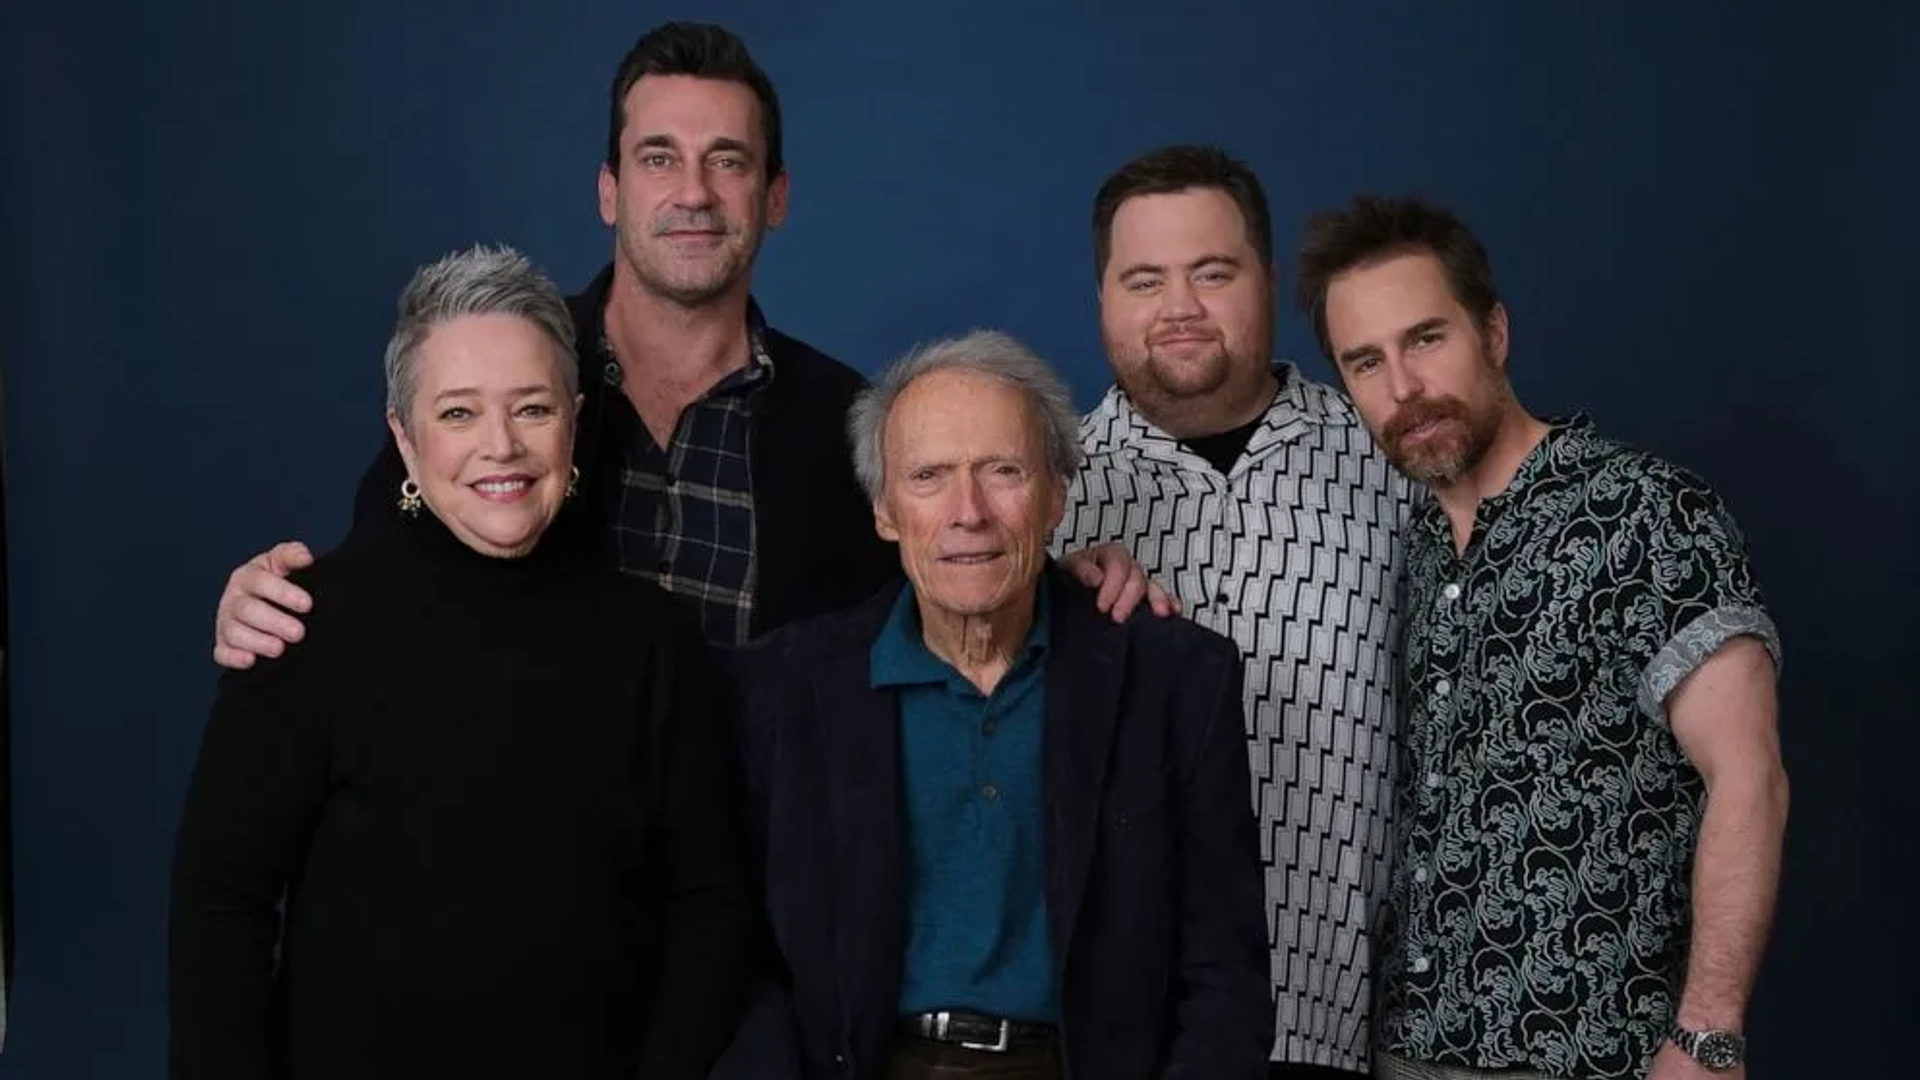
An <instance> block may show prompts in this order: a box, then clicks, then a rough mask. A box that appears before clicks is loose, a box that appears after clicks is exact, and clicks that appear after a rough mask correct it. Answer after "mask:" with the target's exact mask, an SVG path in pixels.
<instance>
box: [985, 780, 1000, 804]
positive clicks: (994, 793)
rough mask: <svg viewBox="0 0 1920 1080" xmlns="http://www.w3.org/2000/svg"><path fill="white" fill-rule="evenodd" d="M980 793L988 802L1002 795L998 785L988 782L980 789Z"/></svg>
mask: <svg viewBox="0 0 1920 1080" xmlns="http://www.w3.org/2000/svg"><path fill="white" fill-rule="evenodd" d="M980 794H981V796H982V797H983V798H985V799H986V800H987V801H988V802H992V801H993V800H995V799H997V798H999V797H1000V789H999V788H997V787H994V786H993V785H992V784H988V785H986V786H985V787H982V788H981V789H980Z"/></svg>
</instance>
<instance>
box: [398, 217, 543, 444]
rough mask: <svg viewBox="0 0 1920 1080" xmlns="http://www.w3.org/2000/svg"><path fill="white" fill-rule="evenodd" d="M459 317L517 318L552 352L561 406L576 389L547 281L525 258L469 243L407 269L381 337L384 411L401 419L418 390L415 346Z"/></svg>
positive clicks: (417, 350)
mask: <svg viewBox="0 0 1920 1080" xmlns="http://www.w3.org/2000/svg"><path fill="white" fill-rule="evenodd" d="M463 315H518V316H519V317H521V318H523V319H526V320H528V321H529V322H532V323H533V324H534V325H535V326H538V327H539V328H540V329H541V330H543V331H545V332H546V335H547V337H549V338H551V339H552V340H553V343H554V344H555V345H557V346H559V347H560V381H561V382H562V383H563V384H564V385H565V386H566V389H567V405H568V407H569V408H571V407H572V404H573V398H574V395H575V394H577V393H579V392H580V359H579V355H578V353H577V352H576V351H575V347H574V339H573V316H572V315H570V314H568V312H567V302H566V301H565V300H564V299H562V298H561V296H560V290H559V289H558V288H555V287H554V284H553V282H551V281H549V280H548V279H547V277H546V276H545V275H544V274H542V273H540V271H539V270H536V269H535V268H534V266H533V264H532V263H531V262H529V261H527V257H526V256H525V255H522V254H520V253H519V252H518V251H515V250H514V249H513V248H510V247H506V246H504V245H502V246H499V247H487V246H486V245H484V244H475V245H474V246H473V247H470V248H468V249H467V250H465V251H457V252H454V253H453V254H451V255H448V256H446V257H444V258H442V259H440V260H439V261H438V262H435V263H432V264H430V265H427V266H423V267H421V268H420V269H419V270H417V271H415V272H414V275H413V280H411V281H409V282H407V287H406V289H405V290H404V291H402V292H401V294H400V318H399V320H398V321H397V322H396V323H395V324H394V327H393V336H392V337H391V338H389V339H388V340H387V357H386V369H387V408H388V409H389V410H391V411H392V412H393V413H394V415H396V416H398V417H399V418H400V423H401V425H402V426H406V425H407V424H408V422H409V416H410V410H411V409H412V408H413V396H414V393H415V391H417V390H418V389H419V386H420V346H421V344H422V343H424V342H425V341H426V340H427V335H429V334H431V333H433V330H434V327H436V326H439V325H440V324H441V323H444V322H448V321H450V320H453V319H457V318H460V317H461V316H463Z"/></svg>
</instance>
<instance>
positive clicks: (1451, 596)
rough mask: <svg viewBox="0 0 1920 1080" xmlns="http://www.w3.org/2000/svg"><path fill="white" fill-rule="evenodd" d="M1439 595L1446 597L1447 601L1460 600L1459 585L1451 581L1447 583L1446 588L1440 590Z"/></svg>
mask: <svg viewBox="0 0 1920 1080" xmlns="http://www.w3.org/2000/svg"><path fill="white" fill-rule="evenodd" d="M1440 595H1441V596H1444V597H1446V598H1447V599H1448V600H1458V599H1460V586H1459V584H1458V583H1456V582H1452V581H1449V582H1447V587H1446V588H1444V589H1441V590H1440Z"/></svg>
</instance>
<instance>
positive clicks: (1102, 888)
mask: <svg viewBox="0 0 1920 1080" xmlns="http://www.w3.org/2000/svg"><path fill="white" fill-rule="evenodd" d="M848 426H849V434H850V436H851V439H852V443H853V450H854V461H855V470H856V472H857V474H858V475H859V477H860V480H861V482H862V483H863V484H864V485H865V487H866V489H867V493H868V495H869V496H870V497H871V499H872V502H873V512H874V523H875V527H876V529H877V530H878V531H879V533H880V535H881V536H883V537H885V538H886V539H888V540H891V541H894V542H896V543H897V544H898V545H899V548H900V558H901V563H902V564H903V566H904V567H905V570H906V577H907V581H906V582H905V583H904V584H903V585H896V586H894V587H892V588H889V589H887V590H885V591H884V592H882V593H881V594H880V595H878V596H876V597H874V598H873V599H872V600H871V601H870V602H868V603H867V604H865V605H863V606H861V607H858V608H855V609H852V610H849V611H846V612H842V613H839V614H834V615H829V616H825V617H822V618H818V619H814V620H810V621H807V622H803V623H798V624H795V625H793V626H790V627H788V628H786V629H784V630H782V631H780V632H778V633H777V634H775V635H773V636H771V637H770V638H768V639H766V640H763V641H761V642H758V643H756V644H754V645H752V646H750V647H749V648H748V649H746V650H745V651H744V652H743V653H742V654H740V656H739V657H738V658H737V659H738V663H739V665H740V669H741V670H740V671H739V678H738V679H737V680H736V685H737V686H738V688H739V692H740V694H741V695H742V700H741V702H740V717H741V719H740V731H741V735H740V743H741V751H742V753H743V755H744V757H745V775H746V782H747V788H748V792H749V802H750V806H749V812H748V815H747V816H748V820H747V822H746V832H747V835H748V837H749V844H750V866H749V870H750V872H751V873H752V874H754V875H755V876H756V877H757V878H758V879H759V881H760V884H761V887H762V889H763V890H764V896H765V901H766V904H767V909H768V913H769V916H770V921H771V925H772V928H773V933H774V937H775V940H776V942H777V944H778V946H779V951H780V956H781V960H782V967H783V972H782V974H783V976H784V978H783V979H782V980H781V983H782V985H780V986H779V987H778V988H777V989H774V988H769V989H768V991H767V993H766V994H764V995H763V997H762V999H761V1002H760V1005H759V1007H758V1008H757V1009H756V1010H755V1012H754V1013H753V1015H752V1016H751V1017H750V1018H749V1020H748V1022H747V1024H746V1025H745V1027H744V1028H743V1030H742V1032H741V1033H740V1036H739V1038H738V1039H737V1041H736V1044H735V1046H734V1047H733V1052H732V1054H731V1055H730V1058H729V1060H728V1061H727V1062H725V1063H723V1066H722V1068H721V1070H720V1072H719V1074H717V1075H738V1076H754V1077H767V1076H774V1077H779V1076H810V1077H827V1076H835V1077H885V1078H887V1080H907V1078H932V1077H961V1076H970V1075H993V1076H996V1077H1001V1078H1003V1080H1021V1078H1027V1080H1040V1078H1062V1077H1097V1078H1099V1080H1128V1078H1132V1077H1139V1078H1142V1080H1144V1078H1147V1077H1155V1078H1162V1077H1164V1078H1176V1077H1206V1078H1209V1080H1235V1078H1240V1077H1245V1078H1248V1080H1253V1078H1256V1077H1261V1078H1263V1077H1264V1076H1265V1074H1266V1067H1267V1051H1268V1048H1269V1046H1271V1044H1272V1041H1273V1003H1272V996H1271V988H1270V985H1269V982H1268V979H1267V945H1266V927H1265V924H1264V921H1263V918H1262V914H1261V904H1262V890H1261V870H1260V855H1259V844H1258V838H1257V835H1256V832H1255V826H1254V819H1253V814H1252V811H1251V808H1250V807H1249V805H1248V803H1247V800H1246V798H1245V792H1246V790H1247V785H1248V773H1247V755H1246V747H1245V738H1246V737H1245V723H1244V720H1243V719H1242V715H1241V703H1240V698H1241V665H1240V659H1239V655H1238V651H1237V650H1236V649H1235V648H1234V646H1233V645H1232V644H1231V643H1230V642H1228V641H1227V640H1226V639H1225V638H1223V637H1221V636H1220V635H1218V634H1215V633H1213V632H1212V631H1209V630H1206V629H1203V628H1201V627H1199V626H1197V625H1195V624H1194V623H1192V622H1191V621H1188V620H1184V619H1160V618H1155V617H1153V616H1152V615H1150V614H1147V613H1144V612H1143V613H1141V614H1138V615H1136V616H1134V617H1132V618H1130V619H1128V620H1127V621H1125V622H1124V623H1119V624H1116V623H1114V622H1113V621H1112V620H1110V619H1106V618H1104V617H1102V616H1101V615H1100V614H1099V613H1098V612H1097V611H1096V610H1095V608H1094V605H1093V604H1092V603H1091V602H1090V601H1091V599H1092V597H1091V595H1090V594H1089V593H1088V592H1087V590H1086V589H1085V587H1084V586H1082V585H1080V584H1079V583H1078V582H1076V581H1075V580H1074V579H1073V578H1072V576H1071V575H1069V574H1067V573H1064V572H1062V571H1061V570H1060V569H1058V568H1057V567H1056V566H1055V565H1054V564H1053V563H1052V562H1051V560H1049V558H1048V556H1047V547H1046V545H1047V540H1048V537H1049V536H1050V535H1051V534H1052V532H1053V530H1054V528H1055V527H1056V526H1057V525H1058V524H1059V522H1060V518H1061V514H1062V512H1063V508H1064V503H1065V499H1066V489H1067V485H1068V483H1069V481H1070V480H1071V478H1072V476H1073V475H1074V472H1075V470H1076V469H1077V468H1078V466H1079V454H1080V452H1079V442H1078V436H1077V426H1078V421H1077V417H1076V416H1075V414H1074V411H1073V408H1072V405H1071V402H1070V401H1069V399H1068V395H1067V392H1066V389H1065V387H1064V386H1063V385H1062V384H1061V382H1060V380H1059V378H1058V376H1056V375H1055V374H1054V373H1053V372H1052V371H1051V370H1049V369H1048V367H1047V366H1046V364H1044V363H1043V362H1042V361H1040V360H1039V359H1038V358H1037V357H1035V356H1034V355H1033V354H1032V353H1030V352H1029V351H1027V349H1025V348H1024V347H1023V346H1021V345H1020V344H1019V343H1018V342H1016V341H1014V340H1013V339H1011V338H1009V337H1007V336H1005V335H1003V334H999V333H993V332H984V331H983V332H975V333H972V334H968V335H966V336H963V337H959V338H955V339H951V340H947V341H942V342H938V343H935V344H932V345H928V346H925V347H923V348H920V349H917V350H915V351H914V352H912V353H911V354H909V355H908V356H907V357H905V358H904V359H902V360H901V361H899V362H898V363H897V364H895V365H894V366H893V367H892V368H891V369H890V370H888V371H887V372H886V373H884V374H883V375H882V376H881V378H880V379H879V380H878V381H877V382H876V383H875V384H874V386H872V387H871V388H870V389H868V390H867V391H866V392H865V393H863V394H862V395H861V396H860V398H859V399H858V400H857V401H856V404H855V406H854V409H853V411H852V413H851V414H850V416H849V421H848Z"/></svg>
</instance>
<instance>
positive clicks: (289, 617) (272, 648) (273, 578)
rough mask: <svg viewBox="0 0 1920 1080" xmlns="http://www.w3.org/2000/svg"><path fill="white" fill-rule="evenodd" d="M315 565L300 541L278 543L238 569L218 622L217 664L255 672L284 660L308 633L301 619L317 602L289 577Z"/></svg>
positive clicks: (222, 598) (215, 637)
mask: <svg viewBox="0 0 1920 1080" xmlns="http://www.w3.org/2000/svg"><path fill="white" fill-rule="evenodd" d="M312 565H313V552H311V551H309V550H307V545H305V544H302V543H300V542H299V541H297V540H290V541H288V542H286V543H283V544H275V545H274V546H273V548H272V549H271V550H269V551H265V552H262V553H261V554H259V555H255V556H254V557H253V558H251V559H248V560H247V561H246V562H244V563H242V564H241V565H240V566H238V567H236V568H235V569H234V571H233V573H232V574H230V575H228V577H227V588H226V591H225V592H223V593H221V594H220V606H219V607H218V608H217V609H216V610H215V611H214V619H213V662H214V663H216V664H219V665H220V666H221V667H224V668H234V669H242V668H250V667H252V666H253V663H254V661H255V660H258V659H259V658H260V657H263V656H266V657H275V656H279V655H280V654H281V652H282V651H283V650H285V649H286V647H287V646H288V645H291V644H294V643H297V642H298V641H299V640H300V639H301V638H302V637H303V636H305V634H306V626H305V625H304V624H302V623H301V622H300V620H299V619H298V618H296V617H295V616H296V615H304V614H306V613H307V612H308V611H311V610H312V609H313V597H311V596H309V595H308V594H307V591H306V590H305V589H302V588H300V587H299V586H298V585H295V584H294V583H293V582H291V581H288V580H287V575H289V574H291V573H293V572H294V571H296V570H304V569H306V568H307V567H309V566H312Z"/></svg>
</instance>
